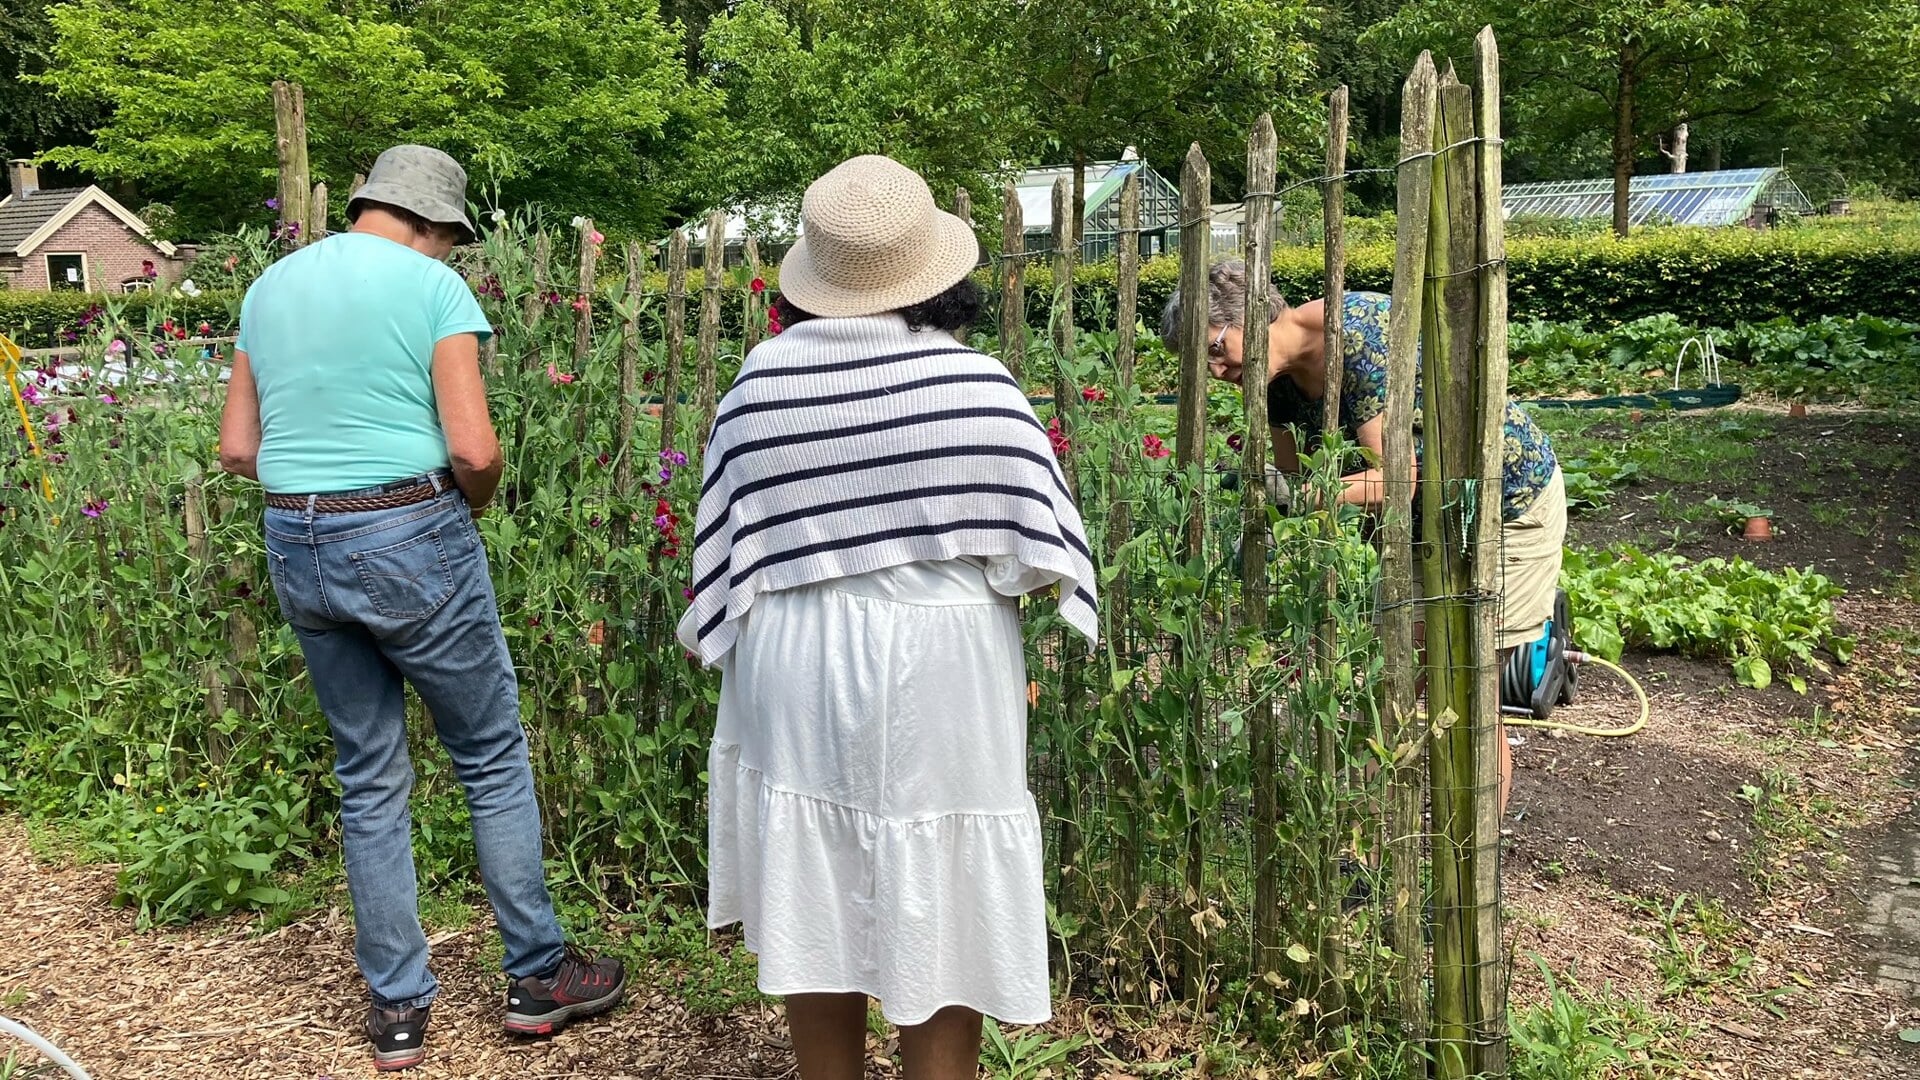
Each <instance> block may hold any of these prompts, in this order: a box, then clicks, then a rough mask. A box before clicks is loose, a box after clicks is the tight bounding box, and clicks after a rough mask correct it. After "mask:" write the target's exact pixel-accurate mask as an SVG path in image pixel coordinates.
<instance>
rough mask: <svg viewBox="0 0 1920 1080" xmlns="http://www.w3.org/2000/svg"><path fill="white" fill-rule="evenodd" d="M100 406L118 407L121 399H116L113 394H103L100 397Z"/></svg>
mask: <svg viewBox="0 0 1920 1080" xmlns="http://www.w3.org/2000/svg"><path fill="white" fill-rule="evenodd" d="M100 404H102V405H118V404H120V399H119V398H117V397H114V396H113V395H112V394H101V395H100Z"/></svg>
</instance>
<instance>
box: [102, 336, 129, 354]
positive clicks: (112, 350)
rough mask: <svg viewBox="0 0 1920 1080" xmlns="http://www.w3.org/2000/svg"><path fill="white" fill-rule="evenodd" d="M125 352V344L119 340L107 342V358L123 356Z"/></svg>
mask: <svg viewBox="0 0 1920 1080" xmlns="http://www.w3.org/2000/svg"><path fill="white" fill-rule="evenodd" d="M126 351H127V343H126V342H124V341H121V340H120V339H119V338H114V339H113V340H112V341H109V342H107V355H108V356H121V355H124V354H125V353H126Z"/></svg>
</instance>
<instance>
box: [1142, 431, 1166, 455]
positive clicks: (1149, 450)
mask: <svg viewBox="0 0 1920 1080" xmlns="http://www.w3.org/2000/svg"><path fill="white" fill-rule="evenodd" d="M1140 445H1141V447H1142V448H1143V450H1144V452H1145V453H1146V455H1147V456H1148V457H1150V458H1153V459H1154V460H1156V461H1157V460H1159V459H1160V458H1163V457H1167V456H1169V455H1170V454H1172V453H1173V451H1171V450H1169V449H1167V444H1166V443H1163V442H1161V441H1160V436H1158V435H1148V436H1146V437H1144V438H1142V439H1141V440H1140Z"/></svg>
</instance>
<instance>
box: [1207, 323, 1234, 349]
mask: <svg viewBox="0 0 1920 1080" xmlns="http://www.w3.org/2000/svg"><path fill="white" fill-rule="evenodd" d="M1228 329H1229V328H1228V327H1225V326H1223V327H1221V328H1220V333H1219V334H1217V335H1215V336H1214V339H1213V344H1211V345H1209V346H1207V355H1208V356H1225V355H1227V330H1228Z"/></svg>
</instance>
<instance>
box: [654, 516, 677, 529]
mask: <svg viewBox="0 0 1920 1080" xmlns="http://www.w3.org/2000/svg"><path fill="white" fill-rule="evenodd" d="M671 524H673V518H671V517H669V516H668V515H666V514H661V515H660V516H659V517H656V518H654V519H653V527H654V528H656V529H664V528H666V527H667V526H669V525H671Z"/></svg>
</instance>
